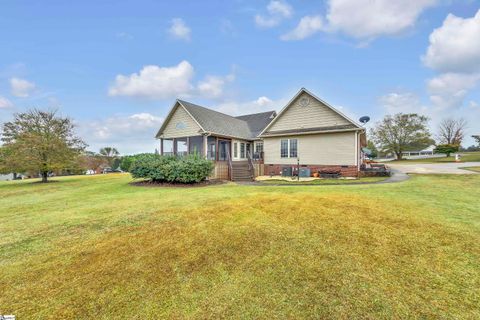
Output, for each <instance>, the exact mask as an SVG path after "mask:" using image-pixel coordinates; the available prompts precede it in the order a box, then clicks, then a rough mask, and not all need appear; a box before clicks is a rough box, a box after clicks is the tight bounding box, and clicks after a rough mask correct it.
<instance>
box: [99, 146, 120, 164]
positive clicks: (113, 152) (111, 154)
mask: <svg viewBox="0 0 480 320" xmlns="http://www.w3.org/2000/svg"><path fill="white" fill-rule="evenodd" d="M100 154H101V155H102V156H104V157H105V158H106V159H107V161H108V164H109V165H110V167H111V168H113V165H114V161H115V159H117V158H118V156H119V155H120V152H118V150H117V149H115V148H112V147H105V148H101V149H100Z"/></svg>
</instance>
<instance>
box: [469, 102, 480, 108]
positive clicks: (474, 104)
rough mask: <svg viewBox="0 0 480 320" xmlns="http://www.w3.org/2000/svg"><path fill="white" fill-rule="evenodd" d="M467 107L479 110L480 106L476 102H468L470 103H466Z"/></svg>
mask: <svg viewBox="0 0 480 320" xmlns="http://www.w3.org/2000/svg"><path fill="white" fill-rule="evenodd" d="M468 106H469V107H470V108H472V109H475V110H480V104H478V102H476V101H473V100H472V101H470V102H469V103H468Z"/></svg>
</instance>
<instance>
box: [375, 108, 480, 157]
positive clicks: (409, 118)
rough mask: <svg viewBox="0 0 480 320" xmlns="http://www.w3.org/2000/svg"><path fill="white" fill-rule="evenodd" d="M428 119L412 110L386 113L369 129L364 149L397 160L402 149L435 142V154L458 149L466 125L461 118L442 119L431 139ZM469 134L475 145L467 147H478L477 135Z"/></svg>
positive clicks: (479, 147)
mask: <svg viewBox="0 0 480 320" xmlns="http://www.w3.org/2000/svg"><path fill="white" fill-rule="evenodd" d="M428 121H429V119H428V118H427V117H425V116H422V115H419V114H416V113H409V114H404V113H398V114H395V115H387V116H385V117H384V118H383V120H381V121H380V122H378V123H376V124H375V126H374V128H372V129H371V130H370V138H371V139H370V140H369V142H368V148H370V149H371V150H372V151H373V153H374V154H378V153H379V152H381V153H383V154H388V153H393V154H395V156H396V158H397V159H402V155H403V153H404V152H405V151H413V150H421V149H424V148H426V147H428V146H430V145H436V147H435V149H434V152H435V153H441V154H446V156H447V157H449V156H450V155H451V154H452V153H455V152H457V151H459V150H460V148H461V145H462V142H463V141H464V138H465V136H466V130H467V127H468V123H467V121H466V120H465V119H463V118H458V119H454V118H447V119H444V120H442V121H441V122H440V124H439V125H438V128H437V135H436V136H435V138H436V139H433V135H432V134H431V132H430V130H429V126H428ZM473 137H474V138H475V139H476V140H477V143H478V146H471V147H470V149H471V150H472V151H477V150H480V138H479V137H476V136H473ZM436 141H437V142H438V144H436Z"/></svg>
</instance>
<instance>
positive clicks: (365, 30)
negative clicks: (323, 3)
mask: <svg viewBox="0 0 480 320" xmlns="http://www.w3.org/2000/svg"><path fill="white" fill-rule="evenodd" d="M437 2H438V0H395V1H391V0H373V1H372V0H330V1H329V2H328V13H327V20H328V23H329V28H330V29H331V31H340V32H343V33H345V34H347V35H349V36H352V37H354V38H357V39H373V38H375V37H378V36H382V35H394V34H398V33H401V32H404V31H406V30H408V29H409V28H411V27H413V26H414V25H415V23H416V21H417V20H418V17H419V16H420V14H421V13H422V12H423V11H424V10H425V9H427V8H429V7H431V6H434V5H435V4H436V3H437Z"/></svg>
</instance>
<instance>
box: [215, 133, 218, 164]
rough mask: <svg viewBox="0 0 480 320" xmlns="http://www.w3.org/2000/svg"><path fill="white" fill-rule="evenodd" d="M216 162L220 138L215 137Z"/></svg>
mask: <svg viewBox="0 0 480 320" xmlns="http://www.w3.org/2000/svg"><path fill="white" fill-rule="evenodd" d="M215 161H218V137H215Z"/></svg>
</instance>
